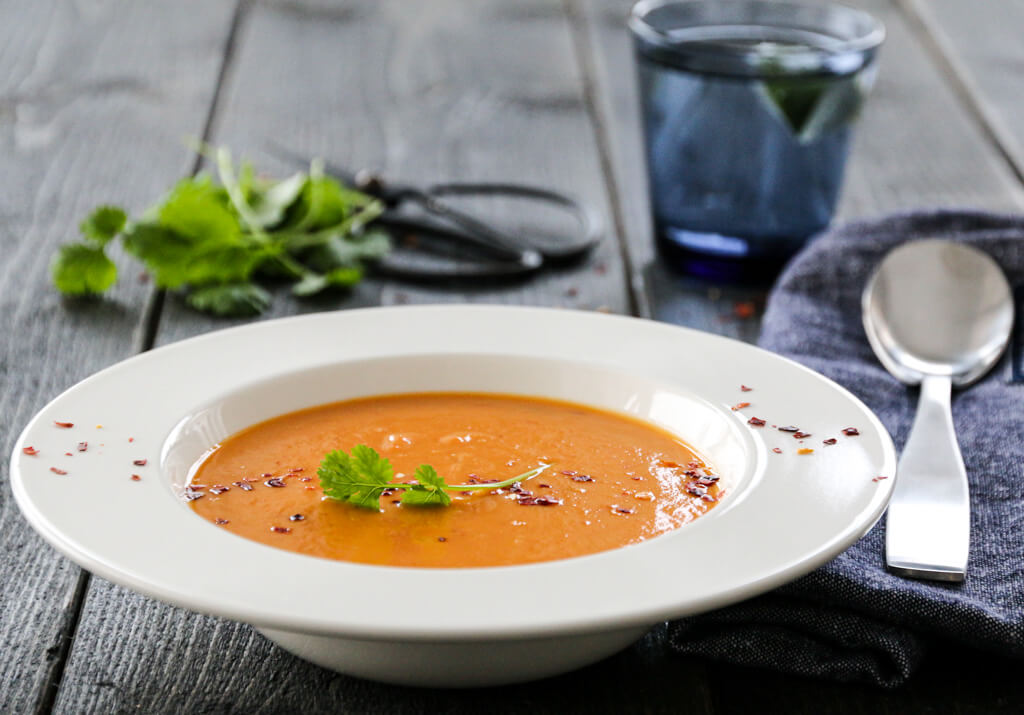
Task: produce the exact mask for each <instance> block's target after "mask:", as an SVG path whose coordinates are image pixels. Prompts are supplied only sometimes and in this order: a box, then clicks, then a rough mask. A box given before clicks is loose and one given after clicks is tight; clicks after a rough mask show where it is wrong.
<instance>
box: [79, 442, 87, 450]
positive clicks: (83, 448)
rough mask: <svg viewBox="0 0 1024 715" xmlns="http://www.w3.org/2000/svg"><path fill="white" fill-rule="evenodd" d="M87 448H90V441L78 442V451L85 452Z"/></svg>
mask: <svg viewBox="0 0 1024 715" xmlns="http://www.w3.org/2000/svg"><path fill="white" fill-rule="evenodd" d="M87 449H89V443H88V442H79V443H78V451H79V452H84V451H85V450H87Z"/></svg>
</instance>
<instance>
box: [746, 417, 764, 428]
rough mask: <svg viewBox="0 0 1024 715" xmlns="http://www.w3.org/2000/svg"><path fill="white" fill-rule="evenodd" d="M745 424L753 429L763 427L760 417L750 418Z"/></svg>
mask: <svg viewBox="0 0 1024 715" xmlns="http://www.w3.org/2000/svg"><path fill="white" fill-rule="evenodd" d="M747 424H748V425H753V426H754V427H764V420H762V419H761V418H760V417H751V418H750V419H749V420H747Z"/></svg>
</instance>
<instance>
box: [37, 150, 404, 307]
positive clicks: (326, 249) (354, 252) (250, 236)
mask: <svg viewBox="0 0 1024 715" xmlns="http://www.w3.org/2000/svg"><path fill="white" fill-rule="evenodd" d="M203 151H205V152H207V153H208V154H209V155H210V157H211V159H212V160H213V163H214V164H215V166H216V171H217V176H218V179H219V181H214V180H213V179H212V178H211V177H210V176H209V175H207V174H200V175H198V176H195V177H190V178H186V179H182V180H181V181H180V182H178V184H177V185H175V186H174V187H173V188H172V189H171V190H170V192H169V193H168V194H167V195H166V196H164V197H163V199H161V200H160V201H159V202H158V203H157V204H156V205H155V206H153V207H151V208H150V209H149V210H147V211H145V212H144V213H143V214H142V215H141V216H139V217H137V218H134V219H130V218H129V216H128V214H127V212H126V211H125V210H124V209H121V208H119V207H117V206H100V207H98V208H97V209H95V210H94V211H93V212H92V213H91V214H90V215H89V216H88V217H87V218H86V219H85V220H84V221H82V223H81V224H80V225H79V230H80V232H81V234H82V240H80V241H78V242H75V243H70V244H65V245H63V246H61V247H60V250H59V252H58V254H57V255H56V256H55V258H54V261H53V265H52V275H53V282H54V285H55V286H56V287H57V289H58V290H60V291H61V292H62V293H64V294H65V295H95V294H100V293H103V292H104V291H106V290H107V289H109V288H110V287H111V286H112V285H113V284H114V283H115V282H116V280H117V266H116V265H115V264H114V262H113V261H112V260H111V259H110V258H109V256H108V255H107V250H108V248H109V246H110V244H111V243H112V242H115V240H116V239H118V238H120V243H121V246H122V247H123V248H124V250H125V251H126V252H127V253H129V254H131V255H132V256H134V257H135V258H137V259H139V260H140V261H141V262H142V263H143V264H144V265H145V267H146V269H147V271H148V272H149V273H150V275H151V276H152V277H153V280H154V281H155V283H156V285H157V286H158V287H160V288H165V289H168V290H180V291H182V292H183V293H184V295H185V299H186V301H187V302H188V304H189V305H190V306H192V307H193V308H195V309H196V310H201V311H204V312H208V313H213V314H215V315H226V316H238V315H256V314H259V313H261V312H263V311H264V310H265V309H266V308H267V307H268V306H269V305H270V301H271V296H270V293H268V292H267V290H266V288H265V285H266V284H267V283H268V282H271V281H280V280H282V279H284V280H287V281H291V282H293V285H292V292H293V293H294V294H295V295H298V296H309V295H313V294H315V293H319V292H321V291H324V290H327V289H331V288H344V287H348V286H351V285H353V284H355V283H358V282H359V281H360V280H361V279H362V277H363V273H364V270H365V267H366V264H367V263H368V262H371V261H373V260H376V259H379V258H381V257H382V256H383V255H384V254H386V253H387V252H388V251H389V250H390V240H389V238H388V235H387V234H386V233H384V232H383V231H381V230H377V229H374V228H373V227H372V222H373V220H374V219H376V218H377V217H378V216H379V215H380V214H381V212H382V211H383V210H384V206H383V204H382V203H381V202H380V201H378V200H377V199H375V198H373V197H371V196H368V195H367V194H364V193H362V192H360V191H356V190H355V189H352V188H349V187H346V186H343V185H342V184H341V183H339V182H338V181H337V180H336V179H334V178H332V177H330V176H327V175H325V174H324V170H323V162H321V161H318V160H314V161H313V162H312V163H311V165H310V168H309V171H308V172H299V173H296V174H294V175H292V176H290V177H288V178H286V179H283V180H281V181H273V180H270V179H267V178H264V177H261V176H257V175H256V173H255V171H254V170H253V167H252V165H251V164H249V163H247V162H243V163H242V164H241V165H240V166H238V167H236V166H235V164H234V163H233V161H232V159H231V154H230V153H229V152H228V150H227V149H224V148H219V149H212V148H203Z"/></svg>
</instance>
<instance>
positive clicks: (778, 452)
mask: <svg viewBox="0 0 1024 715" xmlns="http://www.w3.org/2000/svg"><path fill="white" fill-rule="evenodd" d="M772 451H773V452H775V454H782V450H781V449H779V448H778V447H772Z"/></svg>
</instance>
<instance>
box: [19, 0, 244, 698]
mask: <svg viewBox="0 0 1024 715" xmlns="http://www.w3.org/2000/svg"><path fill="white" fill-rule="evenodd" d="M249 7H250V0H237V2H236V4H235V9H234V12H233V13H232V16H231V26H230V28H229V29H228V34H227V37H226V38H225V41H224V50H223V57H222V60H221V63H220V68H219V69H218V71H217V79H216V81H215V86H214V90H213V97H212V98H211V100H210V108H209V110H208V111H207V113H206V119H205V121H204V122H203V130H202V135H201V136H200V141H201V142H203V143H206V142H208V141H209V139H210V137H211V135H212V134H211V132H212V131H213V127H214V125H215V122H216V116H217V113H218V111H219V109H220V105H221V101H220V100H221V90H222V88H223V87H224V82H225V79H226V78H227V76H228V72H229V70H230V68H231V65H232V62H233V60H234V57H235V50H236V38H237V37H238V34H239V33H238V29H239V27H240V26H241V25H242V23H243V21H244V18H245V16H246V15H247V14H248V9H249ZM202 165H203V155H202V154H201V153H200V152H196V158H195V161H194V162H193V163H192V167H191V169H190V170H189V175H190V176H195V175H196V174H197V173H199V170H200V168H201V167H202ZM165 295H166V291H164V290H163V289H160V288H154V289H153V291H152V292H151V293H150V295H149V298H148V299H147V300H146V307H145V309H144V310H143V313H142V320H141V321H140V333H139V339H138V341H137V343H136V349H135V353H136V354H139V353H144V352H147V351H149V350H151V349H152V348H153V345H154V344H155V343H156V334H157V330H158V329H159V327H160V315H161V313H162V312H163V306H164V298H165ZM91 584H92V574H90V573H89V572H88V571H86V570H85V569H80V571H79V576H78V581H77V582H76V584H75V591H74V594H73V595H72V597H71V603H70V604H69V606H68V609H67V611H66V614H67V615H66V617H65V619H66V623H65V624H64V628H63V629H62V630H63V631H64V635H63V637H62V638H61V639H60V643H59V646H58V647H59V650H58V652H57V654H56V656H55V658H54V661H53V664H52V665H51V666H50V673H49V674H48V677H47V678H46V680H45V681H44V682H43V686H42V692H41V693H40V694H39V699H38V700H37V701H36V707H35V709H34V712H35V713H36V715H47V714H49V713H51V712H52V711H53V707H54V704H55V703H56V701H57V695H58V693H59V692H60V687H61V685H62V684H63V681H64V671H65V669H66V667H67V663H68V659H69V658H70V657H71V651H72V648H73V647H74V643H75V638H76V636H77V635H78V624H79V622H80V620H81V617H82V610H83V608H84V607H85V599H86V596H87V595H88V593H89V588H90V586H91Z"/></svg>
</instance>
